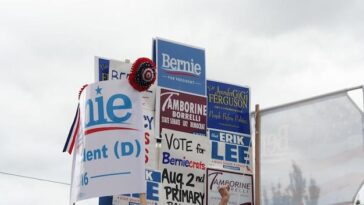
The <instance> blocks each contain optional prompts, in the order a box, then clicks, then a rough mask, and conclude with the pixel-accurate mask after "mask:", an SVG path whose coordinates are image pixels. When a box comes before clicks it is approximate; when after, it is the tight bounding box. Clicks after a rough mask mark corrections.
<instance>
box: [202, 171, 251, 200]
mask: <svg viewBox="0 0 364 205" xmlns="http://www.w3.org/2000/svg"><path fill="white" fill-rule="evenodd" d="M206 173H207V174H206V175H207V180H206V196H207V203H206V204H208V205H219V203H220V200H221V195H220V193H219V191H218V190H219V188H220V187H222V186H229V187H230V191H229V194H230V197H229V202H228V204H229V205H254V194H253V191H254V188H253V175H250V174H242V173H237V172H230V171H225V170H219V169H211V168H207V171H206Z"/></svg>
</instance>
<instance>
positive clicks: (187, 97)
mask: <svg viewBox="0 0 364 205" xmlns="http://www.w3.org/2000/svg"><path fill="white" fill-rule="evenodd" d="M158 94H159V95H158V100H159V101H158V103H156V104H157V106H158V109H157V112H158V111H159V116H158V117H159V121H158V122H159V131H160V132H161V130H162V129H163V128H167V129H171V130H177V131H181V132H186V133H191V134H199V135H206V111H207V106H206V98H205V97H202V96H197V95H191V94H187V93H183V92H178V91H174V90H168V89H164V88H160V89H159V90H158ZM157 125H158V124H157Z"/></svg>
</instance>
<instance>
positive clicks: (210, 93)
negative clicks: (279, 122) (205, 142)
mask: <svg viewBox="0 0 364 205" xmlns="http://www.w3.org/2000/svg"><path fill="white" fill-rule="evenodd" d="M207 100H208V103H207V107H208V114H207V115H208V119H207V126H208V128H212V129H217V130H225V131H231V132H236V133H242V134H247V135H250V117H249V107H250V106H249V104H250V97H249V88H247V87H241V86H236V85H230V84H226V83H220V82H215V81H210V80H208V81H207Z"/></svg>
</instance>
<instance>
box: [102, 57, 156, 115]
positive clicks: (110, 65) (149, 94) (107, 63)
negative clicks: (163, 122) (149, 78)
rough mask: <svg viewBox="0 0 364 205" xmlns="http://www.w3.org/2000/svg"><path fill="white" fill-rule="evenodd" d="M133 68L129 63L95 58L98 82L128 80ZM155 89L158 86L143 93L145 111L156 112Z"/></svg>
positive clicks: (151, 87)
mask: <svg viewBox="0 0 364 205" xmlns="http://www.w3.org/2000/svg"><path fill="white" fill-rule="evenodd" d="M131 66H132V64H131V63H129V62H124V61H119V60H113V59H107V58H101V57H95V78H96V81H102V80H121V79H127V78H128V77H129V73H130V69H131ZM106 68H107V69H106ZM102 76H104V77H102ZM105 76H106V77H105ZM99 79H101V80H99ZM155 89H156V85H154V84H153V85H152V86H150V88H149V89H148V90H146V91H145V92H142V106H143V108H144V109H148V110H155Z"/></svg>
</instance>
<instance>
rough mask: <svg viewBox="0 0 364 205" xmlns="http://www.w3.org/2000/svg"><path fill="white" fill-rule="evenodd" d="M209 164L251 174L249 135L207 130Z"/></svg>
mask: <svg viewBox="0 0 364 205" xmlns="http://www.w3.org/2000/svg"><path fill="white" fill-rule="evenodd" d="M208 133H209V134H208V135H209V137H210V140H211V141H210V142H211V162H212V163H213V165H214V166H215V167H220V168H225V169H230V170H235V171H240V172H243V173H251V174H252V173H253V172H252V149H251V137H250V135H244V134H239V133H232V132H225V131H217V130H212V129H209V131H208Z"/></svg>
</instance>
